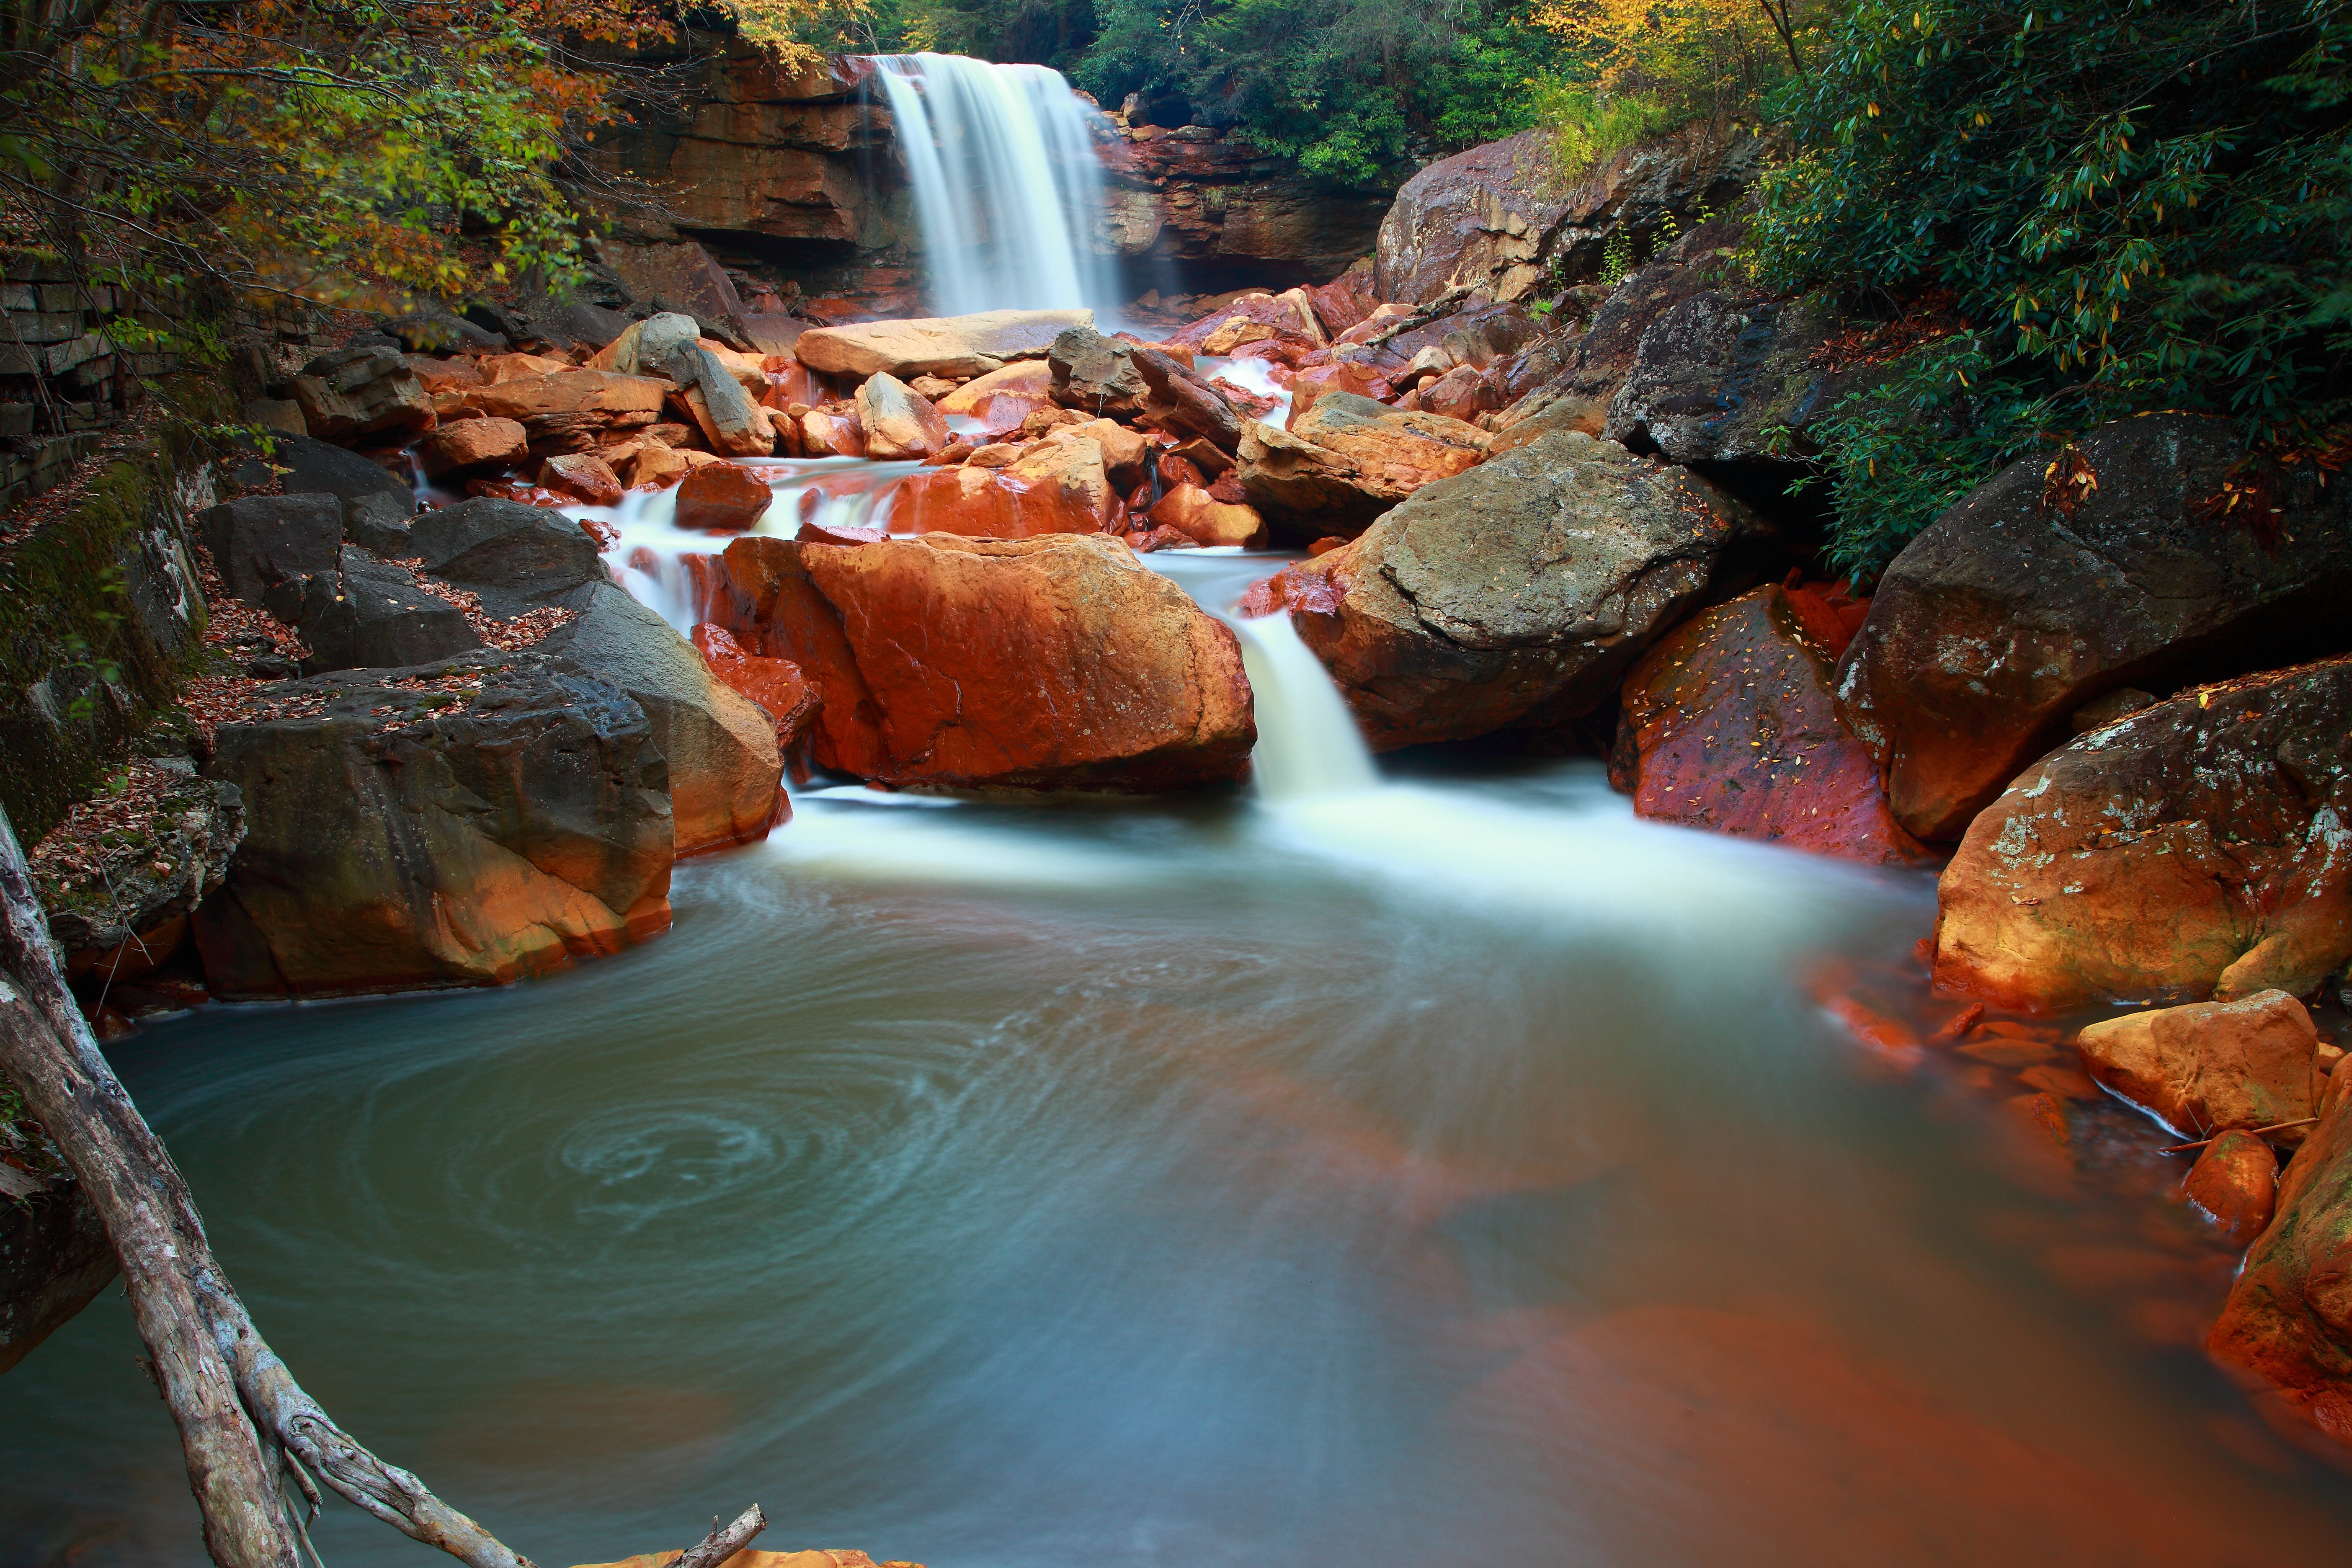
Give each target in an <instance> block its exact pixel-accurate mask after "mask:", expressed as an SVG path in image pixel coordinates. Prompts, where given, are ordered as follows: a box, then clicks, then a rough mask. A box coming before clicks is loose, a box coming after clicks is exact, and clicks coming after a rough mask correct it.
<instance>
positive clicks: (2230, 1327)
mask: <svg viewBox="0 0 2352 1568" xmlns="http://www.w3.org/2000/svg"><path fill="white" fill-rule="evenodd" d="M2206 1345H2207V1348H2208V1349H2209V1350H2210V1351H2211V1352H2213V1354H2214V1355H2216V1356H2218V1357H2220V1358H2221V1359H2222V1360H2224V1361H2228V1362H2234V1363H2237V1364H2238V1365H2241V1366H2244V1367H2248V1368H2251V1369H2252V1371H2254V1372H2256V1373H2261V1374H2262V1375H2263V1376H2264V1377H2266V1378H2268V1379H2269V1380H2270V1381H2271V1382H2273V1383H2274V1384H2279V1385H2280V1386H2281V1387H2283V1388H2285V1389H2288V1390H2291V1391H2294V1394H2297V1395H2298V1396H2299V1397H2300V1399H2301V1401H2303V1402H2304V1403H2305V1406H2306V1408H2307V1410H2308V1412H2309V1413H2310V1414H2311V1415H2314V1416H2315V1417H2316V1418H2317V1420H2318V1424H2319V1425H2320V1426H2322V1427H2323V1428H2324V1429H2325V1430H2326V1431H2328V1432H2330V1433H2331V1434H2332V1435H2333V1436H2336V1438H2337V1439H2338V1440H2342V1441H2352V1420H2347V1416H2352V1096H2347V1097H2346V1098H2344V1099H2342V1100H2336V1101H2335V1102H2334V1103H2333V1104H2332V1105H2331V1106H2330V1108H2329V1110H2328V1112H2327V1114H2326V1117H2325V1118H2323V1119H2322V1120H2321V1121H2320V1123H2319V1125H2318V1126H2317V1127H2316V1128H2315V1129H2314V1130H2313V1131H2312V1133H2311V1136H2310V1137H2309V1139H2308V1140H2307V1141H2306V1142H2305V1143H2304V1145H2303V1147H2302V1148H2300V1149H2298V1150H2296V1151H2295V1154H2294V1159H2293V1160H2292V1161H2291V1162H2289V1163H2288V1164H2287V1167H2286V1173H2285V1174H2284V1176H2283V1177H2282V1178H2281V1180H2280V1182H2279V1189H2278V1199H2277V1209H2276V1214H2275V1216H2274V1217H2273V1220H2272V1222H2271V1224H2270V1226H2269V1227H2268V1228H2267V1229H2265V1230H2264V1231H2263V1233H2262V1234H2261V1236H2260V1237H2257V1238H2256V1240H2255V1241H2254V1244H2253V1246H2252V1249H2251V1250H2249V1251H2248V1252H2247V1254H2246V1261H2245V1266H2244V1268H2242V1269H2241V1270H2240V1271H2239V1274H2238V1279H2237V1282H2236V1283H2235V1284H2234V1285H2232V1286H2231V1289H2230V1300H2229V1303H2228V1305H2226V1306H2225V1307H2224V1308H2223V1309H2222V1310H2221V1320H2220V1321H2218V1322H2216V1323H2215V1324H2214V1325H2213V1331H2212V1333H2211V1334H2210V1336H2209V1337H2208V1339H2207V1341H2206Z"/></svg>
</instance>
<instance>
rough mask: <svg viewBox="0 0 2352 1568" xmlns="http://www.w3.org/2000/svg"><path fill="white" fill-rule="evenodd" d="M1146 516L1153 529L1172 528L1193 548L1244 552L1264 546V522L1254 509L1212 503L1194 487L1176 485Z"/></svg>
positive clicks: (1198, 487) (1209, 498) (1203, 492)
mask: <svg viewBox="0 0 2352 1568" xmlns="http://www.w3.org/2000/svg"><path fill="white" fill-rule="evenodd" d="M1150 519H1151V521H1152V522H1153V524H1154V525H1156V526H1158V527H1161V528H1172V529H1174V530H1176V531H1177V532H1179V533H1181V534H1183V535H1184V536H1185V537H1186V538H1188V539H1190V540H1191V541H1192V542H1193V543H1195V544H1202V545H1218V544H1231V545H1239V546H1241V547H1243V548H1244V549H1247V548H1249V547H1251V546H1254V545H1260V544H1264V543H1265V520H1264V519H1262V518H1260V517H1259V516H1258V514H1257V509H1256V508H1255V507H1249V506H1234V505H1230V504H1228V503H1226V502H1224V501H1221V500H1213V499H1212V498H1211V497H1210V495H1209V492H1208V491H1207V490H1205V489H1202V488H1201V487H1200V486H1198V485H1178V486H1177V487H1176V488H1175V489H1171V490H1170V491H1169V492H1168V493H1167V494H1166V495H1164V496H1161V497H1160V500H1159V502H1158V503H1157V504H1156V505H1154V506H1153V507H1152V509H1151V511H1150Z"/></svg>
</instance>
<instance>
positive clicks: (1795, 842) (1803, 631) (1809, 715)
mask: <svg viewBox="0 0 2352 1568" xmlns="http://www.w3.org/2000/svg"><path fill="white" fill-rule="evenodd" d="M1835 664H1836V654H1835V649H1834V647H1832V645H1830V644H1828V643H1826V642H1824V641H1823V640H1822V638H1821V637H1819V636H1818V635H1817V634H1815V633H1813V632H1811V631H1810V630H1809V629H1808V628H1807V626H1806V625H1805V623H1804V620H1803V618H1802V616H1801V614H1800V612H1799V609H1798V607H1797V605H1794V604H1793V603H1792V602H1791V597H1790V594H1789V593H1788V592H1787V591H1786V590H1785V589H1782V588H1778V587H1770V588H1759V589H1756V590H1755V591H1754V592H1752V593H1748V594H1744V595H1740V596H1739V597H1738V598H1737V599H1734V600H1732V601H1731V602H1730V603H1728V604H1725V605H1717V606H1716V607H1715V608H1713V609H1711V610H1706V611H1704V612H1702V613H1701V614H1699V615H1697V616H1693V617H1692V618H1691V619H1690V620H1688V621H1685V622H1684V623H1683V624H1682V625H1681V626H1676V627H1675V629H1674V631H1673V632H1671V633H1669V634H1668V635H1667V636H1666V637H1664V638H1663V639H1662V640H1660V641H1659V642H1657V643H1656V644H1655V645H1654V646H1653V647H1651V648H1650V650H1649V651H1648V652H1647V653H1645V654H1643V656H1642V658H1641V659H1640V661H1639V662H1637V663H1636V664H1635V665H1634V666H1633V669H1632V671H1631V672H1629V673H1628V674H1627V676H1626V677H1625V684H1624V687H1623V689H1622V692H1621V693H1620V700H1621V701H1622V705H1623V706H1622V712H1621V717H1620V719H1619V722H1618V731H1617V747H1616V752H1615V755H1614V757H1613V758H1612V767H1611V773H1612V782H1615V783H1617V784H1618V785H1619V787H1620V788H1622V789H1624V790H1625V791H1626V792H1627V793H1628V794H1630V795H1633V809H1634V811H1635V812H1637V813H1638V814H1640V815H1641V816H1647V817H1653V818H1655V819H1656V820H1659V821H1662V822H1675V823H1680V824H1682V825H1683V826H1689V827H1702V828H1706V829H1708V830H1709V831H1712V832H1717V833H1728V834H1732V835H1735V836H1736V837H1743V838H1759V839H1764V840H1768V841H1771V842H1777V843H1782V844H1786V845H1788V846H1789V847H1791V848H1797V849H1810V850H1813V851H1816V852H1819V853H1822V854H1828V855H1838V856H1843V857H1845V858H1849V859H1855V860H1864V861H1869V862H1872V863H1879V864H1913V863H1916V862H1918V861H1920V860H1922V859H1924V858H1927V850H1926V848H1925V847H1924V846H1922V845H1921V844H1920V843H1919V842H1918V841H1917V840H1916V839H1915V838H1913V837H1911V836H1910V835H1909V834H1907V833H1906V832H1904V831H1903V829H1902V828H1901V827H1899V826H1896V824H1895V819H1894V817H1893V816H1890V815H1889V814H1888V812H1887V809H1886V800H1885V795H1882V794H1881V793H1880V791H1879V787H1878V768H1877V764H1876V763H1874V762H1872V760H1871V757H1870V753H1869V752H1867V751H1866V750H1864V747H1863V746H1862V744H1861V743H1860V742H1857V741H1856V740H1854V738H1853V736H1852V735H1850V734H1848V733H1847V732H1846V730H1845V727H1844V726H1843V725H1842V724H1840V723H1839V722H1838V719H1837V713H1836V710H1835V707H1834V705H1833V704H1832V701H1831V698H1830V678H1831V673H1832V670H1833V668H1835Z"/></svg>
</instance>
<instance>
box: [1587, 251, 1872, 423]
mask: <svg viewBox="0 0 2352 1568" xmlns="http://www.w3.org/2000/svg"><path fill="white" fill-rule="evenodd" d="M1844 325H1845V321H1844V318H1843V316H1842V315H1840V314H1839V313H1838V312H1837V310H1835V309H1834V307H1833V306H1832V305H1831V304H1830V302H1829V301H1828V300H1825V299H1823V298H1822V297H1821V296H1819V295H1807V296H1805V297H1804V298H1802V299H1798V300H1770V299H1765V298H1760V297H1754V296H1750V297H1747V298H1741V297H1738V296H1736V295H1727V294H1723V293H1719V292H1717V291H1716V290H1714V289H1707V290H1706V291H1704V292H1702V293H1697V294H1694V295H1692V296H1691V297H1690V298H1688V299H1686V300H1682V301H1681V302H1679V303H1678V304H1675V306H1673V307H1672V308H1671V309H1669V310H1666V311H1665V312H1664V314H1663V315H1661V316H1660V317H1659V318H1658V319H1657V320H1656V321H1654V322H1653V323H1652V324H1651V325H1650V326H1649V327H1648V328H1647V329H1646V330H1645V331H1643V333H1642V338H1641V343H1640V347H1639V348H1638V349H1637V350H1636V351H1635V353H1634V357H1633V367H1632V369H1631V370H1630V371H1629V372H1628V373H1627V374H1626V377H1625V382H1624V384H1623V385H1622V386H1621V387H1620V388H1619V389H1618V391H1617V395H1616V396H1615V398H1614V399H1613V400H1612V402H1611V404H1610V405H1609V423H1608V436H1609V438H1610V439H1611V440H1612V441H1622V442H1623V443H1624V444H1625V446H1626V447H1628V448H1629V449H1631V450H1633V451H1636V452H1641V451H1656V452H1659V453H1661V454H1662V455H1664V457H1666V458H1670V459H1671V460H1673V461H1675V462H1677V463H1699V462H1773V461H1790V460H1793V459H1792V454H1791V453H1790V452H1788V451H1786V450H1783V449H1781V448H1780V447H1779V445H1778V440H1779V438H1778V437H1775V435H1774V434H1773V433H1774V432H1775V431H1776V430H1787V431H1789V432H1790V433H1791V434H1792V435H1793V436H1794V437H1795V438H1796V439H1797V440H1799V441H1801V440H1802V439H1803V437H1804V432H1805V430H1806V428H1807V427H1808V426H1811V423H1812V422H1813V420H1814V419H1816V418H1817V417H1819V416H1821V415H1822V414H1823V413H1824V412H1826V411H1827V410H1828V408H1829V406H1830V405H1831V404H1832V403H1834V402H1835V401H1836V400H1837V399H1838V398H1839V397H1841V396H1843V395H1845V394H1846V392H1847V391H1849V390H1851V387H1852V385H1853V384H1858V377H1857V376H1854V375H1843V376H1841V375H1837V374H1832V373H1830V372H1827V371H1824V370H1822V368H1820V367H1819V366H1818V365H1816V364H1815V363H1813V362H1814V359H1815V357H1816V354H1817V353H1818V351H1819V350H1820V349H1821V347H1822V345H1823V344H1824V343H1826V342H1829V340H1830V339H1831V338H1832V336H1834V335H1836V334H1837V333H1838V332H1839V331H1842V330H1843V327H1844Z"/></svg>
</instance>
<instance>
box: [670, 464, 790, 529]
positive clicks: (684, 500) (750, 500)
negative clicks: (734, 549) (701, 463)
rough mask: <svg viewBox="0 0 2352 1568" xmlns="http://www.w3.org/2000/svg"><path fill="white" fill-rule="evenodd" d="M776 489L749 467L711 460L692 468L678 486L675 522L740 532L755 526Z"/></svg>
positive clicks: (694, 527) (764, 513)
mask: <svg viewBox="0 0 2352 1568" xmlns="http://www.w3.org/2000/svg"><path fill="white" fill-rule="evenodd" d="M775 499H776V492H775V491H774V490H772V489H770V488H769V487H768V485H767V484H766V482H765V481H763V480H762V479H761V478H760V477H759V476H758V475H757V474H754V473H752V472H751V470H750V469H749V468H743V467H742V466H741V465H740V464H736V463H711V464H709V465H707V466H705V467H703V468H697V469H695V470H694V471H693V472H691V473H689V474H688V475H687V476H686V478H685V479H682V480H681V481H679V484H678V487H677V526H678V527H680V528H688V529H701V530H703V531H708V532H712V533H742V532H746V531H749V530H751V529H753V528H757V527H758V526H759V524H760V520H761V518H763V517H765V516H766V515H767V514H768V508H769V506H770V505H771V504H772V503H773V501H774V500H775Z"/></svg>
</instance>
